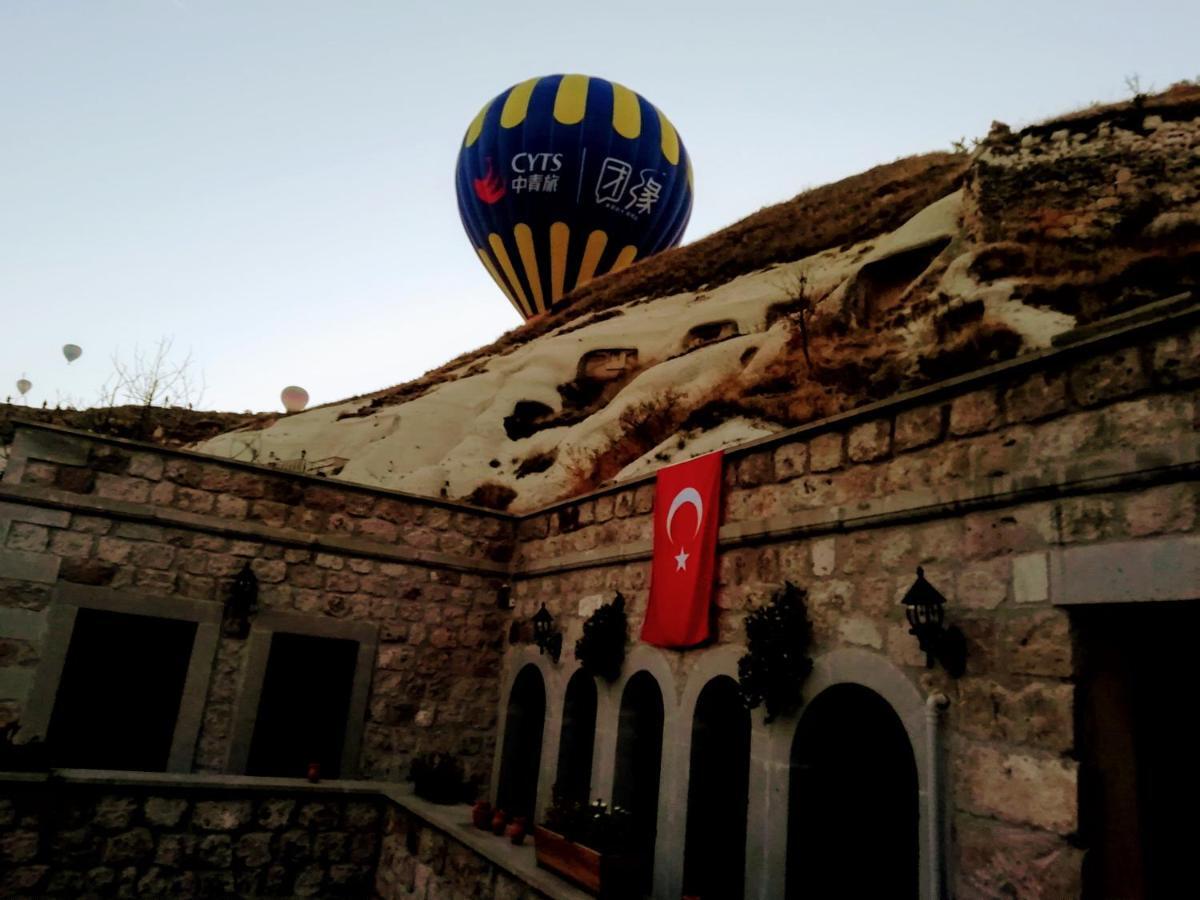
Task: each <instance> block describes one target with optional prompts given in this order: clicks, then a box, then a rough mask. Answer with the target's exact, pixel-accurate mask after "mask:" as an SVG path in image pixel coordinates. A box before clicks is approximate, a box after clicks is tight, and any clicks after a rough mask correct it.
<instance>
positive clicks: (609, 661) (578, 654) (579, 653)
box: [575, 592, 629, 681]
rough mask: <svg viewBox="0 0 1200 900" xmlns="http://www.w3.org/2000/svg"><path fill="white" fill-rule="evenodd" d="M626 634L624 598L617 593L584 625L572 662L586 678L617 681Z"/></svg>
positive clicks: (626, 619)
mask: <svg viewBox="0 0 1200 900" xmlns="http://www.w3.org/2000/svg"><path fill="white" fill-rule="evenodd" d="M628 631H629V622H628V618H627V617H626V615H625V598H624V597H623V596H622V595H621V593H620V592H618V593H617V596H616V597H614V598H613V601H612V602H611V603H605V604H604V605H603V606H601V607H599V608H598V609H597V610H596V611H595V612H594V613H592V615H591V617H590V618H589V619H588V620H587V621H586V622H584V623H583V636H582V637H580V639H579V640H578V641H576V642H575V658H576V659H577V660H579V665H580V666H581V667H582V668H583V670H584V671H585V672H587V673H588V674H589V675H598V676H600V677H601V678H603V679H604V680H605V681H616V680H617V679H618V678H619V677H620V676H621V665H622V664H623V663H624V662H625V641H626V638H627V634H628Z"/></svg>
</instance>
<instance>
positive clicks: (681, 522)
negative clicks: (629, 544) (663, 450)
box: [642, 450, 723, 647]
mask: <svg viewBox="0 0 1200 900" xmlns="http://www.w3.org/2000/svg"><path fill="white" fill-rule="evenodd" d="M722 455H723V454H722V453H721V451H719V450H718V451H717V452H716V453H709V454H706V455H704V456H700V457H697V458H696V459H692V460H688V461H687V462H685V463H680V464H679V465H676V466H670V467H668V468H666V469H659V470H658V479H657V482H656V484H655V488H654V561H653V563H652V565H651V569H650V602H649V604H648V605H647V607H646V621H645V622H643V623H642V640H643V641H645V642H646V643H648V644H654V645H656V646H659V647H694V646H695V645H696V644H701V643H703V642H704V641H706V640H708V638H709V635H710V632H711V628H710V621H709V620H710V616H709V605H710V604H711V603H712V589H713V576H714V574H715V572H716V558H717V528H718V526H719V525H720V522H719V521H718V519H719V518H720V515H721V468H722V467H721V459H722Z"/></svg>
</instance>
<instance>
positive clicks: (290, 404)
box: [279, 384, 308, 413]
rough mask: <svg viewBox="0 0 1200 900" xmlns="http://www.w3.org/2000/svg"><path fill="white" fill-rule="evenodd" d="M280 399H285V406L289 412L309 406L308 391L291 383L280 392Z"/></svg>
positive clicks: (298, 410)
mask: <svg viewBox="0 0 1200 900" xmlns="http://www.w3.org/2000/svg"><path fill="white" fill-rule="evenodd" d="M279 399H280V400H282V401H283V408H284V409H286V410H287V411H288V412H290V413H295V412H300V410H302V409H304V407H306V406H308V391H306V390H305V389H304V388H302V387H297V386H296V385H294V384H291V385H288V386H287V387H285V388H284V389H283V391H282V392H281V393H280V394H279Z"/></svg>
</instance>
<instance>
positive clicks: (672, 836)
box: [654, 644, 755, 896]
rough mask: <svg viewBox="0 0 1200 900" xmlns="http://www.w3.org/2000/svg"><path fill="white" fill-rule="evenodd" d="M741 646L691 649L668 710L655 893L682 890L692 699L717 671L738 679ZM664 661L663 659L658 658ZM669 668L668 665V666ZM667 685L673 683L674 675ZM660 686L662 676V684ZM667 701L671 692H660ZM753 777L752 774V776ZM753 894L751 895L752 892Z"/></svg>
mask: <svg viewBox="0 0 1200 900" xmlns="http://www.w3.org/2000/svg"><path fill="white" fill-rule="evenodd" d="M744 653H745V648H743V647H738V646H732V644H726V646H722V647H710V648H707V649H703V650H692V652H690V653H689V661H691V664H692V665H691V671H690V672H689V673H688V679H686V682H685V683H684V685H683V690H682V692H680V695H679V700H678V702H677V703H676V704H674V710H673V714H672V713H671V712H667V713H666V724H665V725H664V736H662V775H661V780H660V786H659V828H658V836H656V845H655V860H654V896H679V895H680V893H682V889H683V864H684V846H685V840H686V826H688V781H689V766H690V761H691V739H692V733H691V725H692V719H694V716H695V714H696V702H697V700H698V698H700V694H701V691H702V690H703V689H704V685H706V684H708V683H709V682H710V680H712V679H713V678H716V677H719V676H727V677H730V678H737V673H738V659H739V658H740V656H742V654H744ZM662 662H664V664H666V659H665V658H664V659H662ZM668 670H670V666H668ZM671 684H672V685H673V684H674V679H673V678H672V680H671ZM661 685H662V682H661V679H660V686H661ZM664 695H665V697H664V701H665V703H667V706H668V708H670V706H671V702H670V701H671V696H670V695H668V692H667V691H664ZM752 780H754V779H751V781H752ZM754 816H755V797H754V791H752V787H751V809H750V812H749V815H748V818H751V820H752V817H754ZM751 895H752V894H751Z"/></svg>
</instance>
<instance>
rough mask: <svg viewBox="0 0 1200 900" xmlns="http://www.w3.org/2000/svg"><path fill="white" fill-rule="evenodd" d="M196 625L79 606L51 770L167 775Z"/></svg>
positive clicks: (53, 722) (50, 742) (50, 743)
mask: <svg viewBox="0 0 1200 900" xmlns="http://www.w3.org/2000/svg"><path fill="white" fill-rule="evenodd" d="M195 639H196V623H195V622H186V621H182V620H179V619H160V618H157V617H154V616H137V615H130V614H127V613H116V612H107V611H104V610H98V609H80V610H79V612H78V614H77V615H76V617H75V627H74V630H73V631H72V632H71V643H70V645H69V646H68V648H67V658H66V662H65V664H64V665H63V672H62V679H61V680H60V682H59V686H58V695H57V696H56V698H55V702H54V712H53V714H52V715H51V718H50V726H49V728H48V730H47V735H46V740H47V748H48V750H49V755H50V762H51V765H54V766H60V767H67V768H85V769H133V770H137V771H143V772H162V771H166V768H167V761H168V759H169V757H170V754H171V740H172V738H173V737H174V734H175V720H176V719H177V718H178V717H179V704H180V700H181V699H182V697H183V686H184V682H185V681H186V679H187V670H188V664H189V663H190V661H191V658H192V645H193V644H194V643H195Z"/></svg>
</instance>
